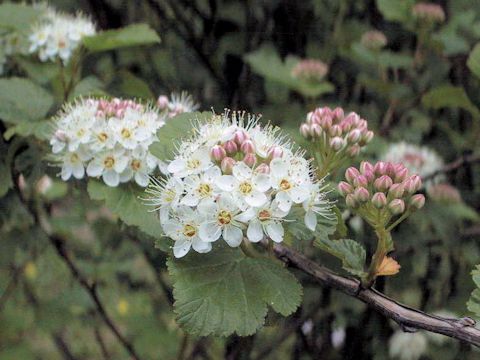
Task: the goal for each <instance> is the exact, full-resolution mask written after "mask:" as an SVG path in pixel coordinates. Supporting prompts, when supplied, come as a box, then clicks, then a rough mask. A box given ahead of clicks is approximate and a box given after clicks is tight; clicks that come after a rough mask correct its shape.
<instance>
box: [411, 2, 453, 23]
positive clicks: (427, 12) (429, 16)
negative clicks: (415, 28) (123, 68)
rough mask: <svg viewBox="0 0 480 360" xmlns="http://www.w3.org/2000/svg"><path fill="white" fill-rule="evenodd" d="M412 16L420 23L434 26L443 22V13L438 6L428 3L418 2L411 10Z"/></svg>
mask: <svg viewBox="0 0 480 360" xmlns="http://www.w3.org/2000/svg"><path fill="white" fill-rule="evenodd" d="M412 15H413V17H414V18H415V19H417V20H418V21H421V22H425V23H429V24H435V23H443V22H444V21H445V12H444V11H443V8H442V7H441V6H440V5H437V4H434V3H428V2H420V3H418V4H415V5H414V6H413V8H412Z"/></svg>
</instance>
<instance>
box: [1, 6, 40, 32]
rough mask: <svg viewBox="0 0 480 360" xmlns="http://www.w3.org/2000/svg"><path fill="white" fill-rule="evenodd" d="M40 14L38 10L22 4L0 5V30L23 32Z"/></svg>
mask: <svg viewBox="0 0 480 360" xmlns="http://www.w3.org/2000/svg"><path fill="white" fill-rule="evenodd" d="M40 14H41V11H40V12H39V10H38V9H35V8H33V7H32V6H28V5H24V4H12V3H5V4H1V5H0V28H5V29H8V30H15V31H25V29H29V28H30V26H31V25H32V23H34V22H35V21H36V19H37V18H38V16H39V15H40Z"/></svg>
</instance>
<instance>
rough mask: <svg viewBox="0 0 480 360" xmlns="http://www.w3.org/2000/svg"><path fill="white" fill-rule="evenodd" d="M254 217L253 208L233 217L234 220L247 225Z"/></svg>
mask: <svg viewBox="0 0 480 360" xmlns="http://www.w3.org/2000/svg"><path fill="white" fill-rule="evenodd" d="M255 215H256V212H255V210H254V209H253V208H248V209H247V210H246V211H244V212H242V213H241V214H238V215H237V216H235V217H234V219H235V220H237V221H240V222H243V223H247V222H249V221H250V220H251V219H253V218H254V217H255Z"/></svg>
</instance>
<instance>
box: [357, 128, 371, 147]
mask: <svg viewBox="0 0 480 360" xmlns="http://www.w3.org/2000/svg"><path fill="white" fill-rule="evenodd" d="M372 139H373V131H370V130H369V131H367V132H366V133H365V134H364V135H363V136H362V139H361V140H360V142H361V145H365V144H368V143H369V142H370V141H372Z"/></svg>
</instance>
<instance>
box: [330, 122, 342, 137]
mask: <svg viewBox="0 0 480 360" xmlns="http://www.w3.org/2000/svg"><path fill="white" fill-rule="evenodd" d="M328 134H329V135H330V136H332V137H333V136H340V135H342V128H341V127H340V126H339V125H332V127H331V128H330V129H329V130H328Z"/></svg>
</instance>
